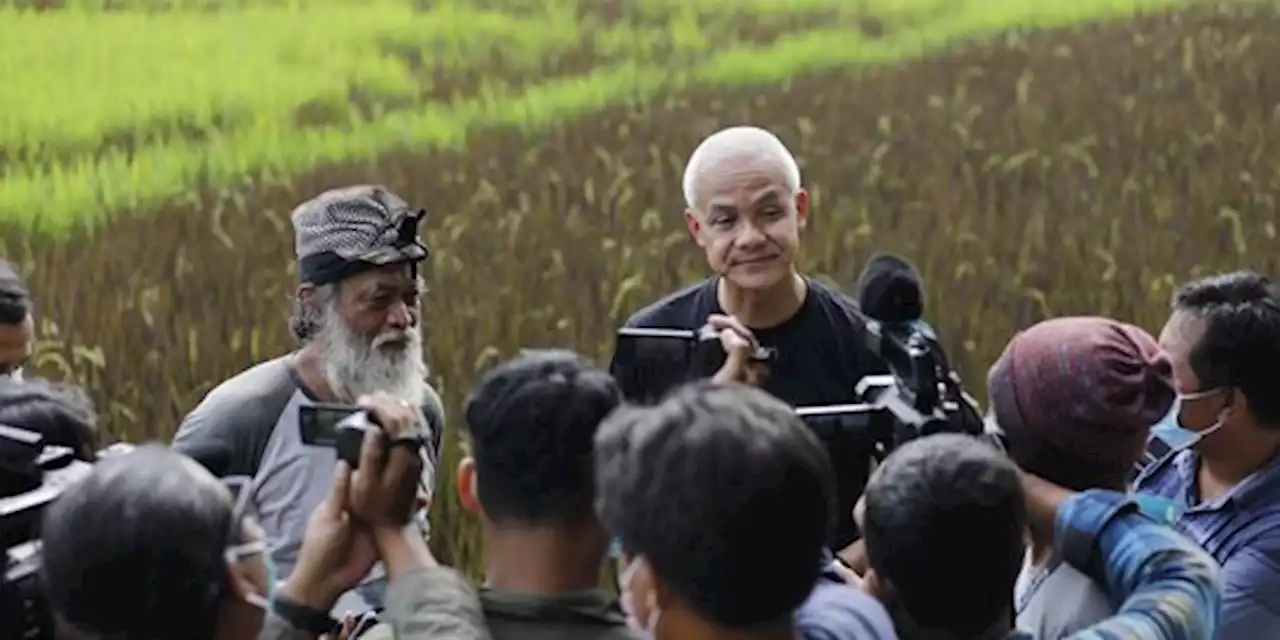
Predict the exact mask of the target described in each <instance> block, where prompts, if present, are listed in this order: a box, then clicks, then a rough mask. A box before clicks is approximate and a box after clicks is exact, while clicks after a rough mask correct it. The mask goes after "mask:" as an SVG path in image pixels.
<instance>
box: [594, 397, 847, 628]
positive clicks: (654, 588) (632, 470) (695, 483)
mask: <svg viewBox="0 0 1280 640" xmlns="http://www.w3.org/2000/svg"><path fill="white" fill-rule="evenodd" d="M596 476H597V486H598V487H599V489H598V494H599V497H598V499H599V509H600V513H601V516H602V518H603V520H604V522H605V524H606V525H607V526H608V527H609V529H610V530H611V531H613V533H614V534H615V535H617V536H618V538H619V539H620V541H621V544H622V549H623V552H624V554H625V555H626V556H627V557H628V558H630V559H631V565H630V567H629V568H628V569H627V571H626V572H625V574H626V575H625V576H623V578H624V579H623V580H622V582H623V584H622V587H623V589H624V593H626V595H624V601H626V602H627V603H629V604H630V606H631V608H632V609H633V615H634V616H635V618H636V619H637V622H638V624H641V625H642V626H646V627H648V628H650V629H651V630H653V631H654V632H655V633H657V635H658V637H680V636H682V635H699V634H700V632H701V633H711V632H710V631H708V630H710V629H732V630H737V631H750V630H752V629H760V630H774V631H776V630H778V629H779V628H780V627H785V625H789V624H791V615H792V613H793V612H794V611H795V610H796V608H797V607H799V605H800V604H801V603H802V602H803V601H804V600H805V598H806V596H807V595H808V594H809V592H810V591H811V590H812V589H813V586H814V582H815V581H816V580H817V578H818V575H819V573H820V569H821V561H822V558H823V551H824V543H825V541H826V539H827V535H828V533H829V531H830V529H831V526H832V523H833V518H832V516H833V509H834V506H833V505H834V495H835V488H834V487H835V478H834V472H833V470H832V468H831V462H830V459H829V458H828V456H827V453H826V451H825V450H824V449H823V448H822V446H821V444H820V443H819V442H818V440H817V439H816V437H815V436H814V435H813V434H812V433H811V432H810V431H809V430H808V429H807V428H805V426H804V424H803V423H802V422H801V421H800V420H799V418H797V417H796V415H795V412H794V410H793V409H792V408H791V407H789V406H787V405H786V404H784V403H783V402H781V401H779V400H777V399H775V398H773V397H772V396H770V395H768V394H767V393H765V392H764V391H760V390H757V389H754V388H750V387H744V386H739V385H726V386H720V385H715V384H712V383H709V382H700V383H694V384H692V385H690V386H686V387H682V388H680V389H677V390H676V391H674V392H673V393H672V394H670V395H669V396H668V397H667V398H666V399H664V400H663V401H662V402H660V403H659V404H657V405H656V406H652V407H628V408H624V409H621V410H619V411H618V412H617V413H615V414H614V415H613V416H612V417H610V418H609V419H608V420H606V422H605V426H603V427H602V428H601V431H600V434H599V436H598V437H597V443H596ZM784 630H785V629H784Z"/></svg>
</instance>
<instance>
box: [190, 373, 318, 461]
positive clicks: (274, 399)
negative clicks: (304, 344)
mask: <svg viewBox="0 0 1280 640" xmlns="http://www.w3.org/2000/svg"><path fill="white" fill-rule="evenodd" d="M297 390H298V384H297V381H296V380H295V379H294V377H293V374H292V371H291V370H290V368H289V363H288V360H287V359H286V358H277V359H275V360H269V361H267V362H264V363H262V364H259V365H256V366H254V367H252V368H250V369H248V370H246V371H244V372H241V373H240V374H238V375H236V376H234V377H232V378H230V379H228V380H227V381H225V382H223V383H222V384H220V385H218V386H217V387H214V389H213V390H212V391H210V392H209V394H208V395H206V396H205V397H204V399H203V400H201V401H200V404H198V405H196V408H195V409H193V410H192V411H191V413H189V414H187V416H186V417H185V418H183V420H182V424H180V425H179V426H178V432H177V434H176V435H175V436H174V439H173V449H174V451H177V452H178V453H181V454H184V455H187V456H189V457H191V458H193V459H195V460H196V461H197V462H199V463H200V464H202V465H204V466H205V467H206V468H208V469H209V471H210V472H212V473H213V474H215V475H218V476H227V475H253V474H254V473H256V472H257V466H258V462H259V460H260V459H261V457H262V452H263V450H265V448H266V444H267V440H268V439H269V438H270V437H271V432H272V431H273V429H274V428H275V425H276V423H277V422H279V420H280V415H281V412H283V411H284V408H285V407H286V406H287V405H288V404H289V401H290V400H291V399H292V398H293V394H294V393H295V392H296V391H297Z"/></svg>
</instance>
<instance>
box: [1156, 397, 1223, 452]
mask: <svg viewBox="0 0 1280 640" xmlns="http://www.w3.org/2000/svg"><path fill="white" fill-rule="evenodd" d="M1221 391H1222V390H1221V389H1209V390H1207V391H1197V392H1195V393H1187V394H1179V395H1178V397H1176V398H1174V399H1173V406H1172V407H1169V414H1168V415H1167V416H1165V418H1164V419H1163V420H1161V421H1160V422H1157V423H1156V424H1155V425H1152V427H1151V430H1152V431H1153V432H1155V433H1156V435H1159V436H1161V437H1163V438H1165V440H1166V441H1168V442H1169V444H1170V445H1172V446H1174V447H1176V448H1178V449H1186V448H1188V447H1193V446H1195V445H1196V444H1197V443H1199V442H1200V441H1202V440H1204V439H1205V438H1207V437H1209V436H1211V435H1213V434H1214V433H1217V431H1218V430H1219V429H1221V428H1222V425H1224V424H1226V416H1224V415H1222V412H1221V411H1220V412H1218V419H1217V420H1215V421H1214V422H1213V423H1212V424H1210V425H1209V426H1207V427H1205V428H1203V429H1188V428H1187V427H1185V426H1183V425H1182V420H1181V414H1182V404H1183V403H1184V402H1186V401H1189V400H1199V399H1200V398H1205V397H1208V396H1210V395H1212V394H1214V393H1220V392H1221Z"/></svg>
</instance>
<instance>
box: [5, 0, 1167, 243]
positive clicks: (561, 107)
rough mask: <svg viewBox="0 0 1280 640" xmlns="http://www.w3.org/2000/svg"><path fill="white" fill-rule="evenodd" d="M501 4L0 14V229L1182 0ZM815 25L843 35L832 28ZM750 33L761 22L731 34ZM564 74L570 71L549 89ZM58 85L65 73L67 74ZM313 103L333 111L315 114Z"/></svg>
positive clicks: (48, 229)
mask: <svg viewBox="0 0 1280 640" xmlns="http://www.w3.org/2000/svg"><path fill="white" fill-rule="evenodd" d="M481 4H482V3H446V4H442V5H440V6H434V5H433V8H431V9H430V10H429V11H426V12H421V11H418V10H416V9H414V8H413V7H411V6H409V5H407V4H404V3H401V2H393V1H390V0H378V2H374V3H370V4H368V5H367V6H357V5H349V4H347V3H339V2H329V3H319V4H304V3H297V4H284V5H279V4H271V5H268V6H262V7H256V6H250V7H247V8H232V9H226V10H220V11H212V12H191V11H170V12H164V13H146V12H138V11H116V12H108V13H102V12H97V11H90V10H64V11H52V12H41V13H34V12H27V11H22V10H16V9H7V10H0V42H3V43H4V44H3V45H0V47H4V48H5V49H4V50H5V52H6V53H7V52H8V51H7V50H8V48H10V47H12V48H13V50H14V51H15V52H21V54H20V55H14V56H4V57H0V60H7V61H9V62H7V63H5V64H6V66H4V67H0V73H4V74H5V75H6V79H7V81H6V83H5V89H4V90H3V92H0V150H3V153H4V154H5V155H4V156H3V165H2V166H3V167H4V177H3V180H0V220H4V221H8V222H13V223H16V224H19V225H22V226H23V227H25V228H26V229H28V230H29V231H31V232H33V233H40V234H64V233H66V232H68V231H69V230H71V229H74V228H78V227H99V226H101V225H102V224H103V223H105V222H106V221H108V220H109V219H111V217H112V216H115V215H119V214H128V213H137V212H140V211H146V210H149V209H151V208H154V207H155V206H157V205H160V204H162V203H165V202H169V201H173V200H175V199H181V198H183V197H186V196H187V195H188V194H189V189H190V188H191V186H192V185H197V184H198V185H206V186H209V187H213V188H222V187H234V186H235V185H241V184H243V182H244V181H245V180H246V179H249V180H264V181H267V182H275V181H281V180H288V179H289V177H290V176H292V175H295V174H297V173H300V172H305V171H308V170H312V169H314V168H316V167H318V166H322V165H325V164H331V163H335V162H345V161H363V160H368V159H372V158H375V157H377V156H378V155H380V154H383V153H387V152H389V151H394V150H396V149H404V148H410V149H425V148H437V147H443V148H461V147H462V146H464V145H465V144H467V141H468V139H469V136H471V135H474V134H475V133H476V132H478V131H483V130H485V129H488V128H491V127H500V126H518V127H523V128H526V129H539V128H545V127H546V126H547V125H548V124H553V123H555V122H558V121H560V120H562V119H563V118H568V117H576V116H578V115H581V114H584V113H589V112H591V111H593V110H598V109H602V108H606V107H609V106H615V105H620V104H640V103H643V102H645V101H647V100H649V99H651V98H652V97H654V96H655V95H658V94H660V93H663V92H674V91H678V90H681V89H683V88H686V87H690V86H707V85H710V86H736V85H741V84H744V83H752V82H759V81H773V80H777V79H780V78H787V77H791V76H795V75H799V74H803V73H806V72H812V71H821V70H823V69H830V68H835V67H843V66H849V65H863V64H868V63H884V62H890V61H896V60H904V59H909V58H913V57H917V56H920V55H924V54H926V53H928V52H929V51H933V50H935V49H938V48H940V47H944V46H947V45H949V44H952V43H954V42H956V41H958V40H963V39H966V38H971V37H975V36H978V35H980V34H984V33H991V32H994V31H998V30H1006V29H1011V28H1016V27H1051V26H1055V25H1061V24H1067V23H1073V22H1081V21H1087V20H1093V19H1104V18H1114V17H1117V16H1124V15H1131V14H1133V13H1135V12H1137V11H1139V10H1149V9H1154V8H1159V7H1165V6H1169V5H1172V4H1177V2H1176V0H1128V1H1123V2H1118V1H1114V0H1074V1H1073V2H1069V3H1038V2H1022V1H1016V2H1015V1H1012V0H967V1H960V0H956V2H953V3H948V4H946V5H945V6H944V5H942V4H940V3H938V2H934V1H926V0H878V1H875V2H870V1H864V2H861V3H853V4H849V5H844V6H843V7H842V8H837V3H835V2H833V1H818V0H806V1H805V2H800V3H791V4H788V3H778V4H772V5H768V3H760V7H759V9H760V11H761V12H760V13H758V14H752V13H741V11H742V9H740V8H734V9H732V11H734V13H728V12H729V11H730V8H728V5H727V4H725V3H712V2H705V1H700V2H693V3H684V4H679V3H677V4H672V3H665V2H659V1H657V0H645V1H644V2H636V3H634V4H627V3H619V6H620V7H621V9H618V10H616V11H614V13H617V14H618V15H611V16H604V15H603V13H604V9H600V7H605V6H606V5H608V4H609V3H602V4H600V5H599V6H596V7H594V8H593V9H591V10H585V9H583V7H580V6H579V5H578V4H577V3H574V2H569V1H568V0H560V1H559V2H556V1H548V2H542V3H537V4H532V3H522V6H525V5H528V7H526V8H527V10H526V11H522V12H520V13H501V12H497V11H496V10H492V9H484V8H477V7H479V6H480V5H481ZM490 4H491V5H501V4H502V3H490ZM766 5H768V7H769V8H765V7H766ZM530 7H531V8H530ZM752 7H755V5H752ZM783 7H785V8H786V10H785V11H784V10H783ZM583 14H585V15H583ZM593 16H594V17H593ZM797 16H810V17H814V16H816V17H819V18H824V19H829V20H830V22H828V23H827V25H826V26H824V27H815V26H814V25H813V24H811V23H806V22H805V21H803V20H801V21H798V22H797V21H795V20H794V19H795V18H797ZM606 18H608V19H606ZM788 19H791V20H792V21H791V22H787V20H788ZM770 20H775V21H776V20H781V21H782V22H783V23H786V24H791V25H793V26H794V27H795V28H796V29H797V30H795V31H792V32H790V33H784V34H782V35H781V36H780V37H774V38H770V39H769V42H768V43H764V44H762V43H759V42H753V41H750V38H744V33H745V32H749V31H752V29H754V28H758V24H759V23H762V22H764V23H767V22H769V21H770ZM743 21H746V22H749V23H751V25H752V26H751V27H749V28H742V29H734V28H732V27H733V25H737V24H740V23H741V22H743ZM869 21H870V22H869ZM870 25H874V26H870ZM596 27H604V28H601V29H596ZM735 35H736V37H734V36H735ZM774 35H776V34H774ZM37 45H39V46H37ZM495 52H498V53H500V54H501V57H502V63H501V64H502V67H503V68H502V73H500V74H498V75H496V76H493V77H484V78H483V79H482V80H481V81H480V82H478V83H475V85H474V86H473V87H469V91H468V92H467V93H466V94H458V93H456V92H454V93H452V94H449V93H448V89H447V87H448V85H449V83H450V81H451V80H453V79H455V78H456V77H457V76H458V75H459V74H463V75H465V74H466V72H467V71H468V70H481V71H482V70H483V69H484V68H485V65H491V64H493V62H494V61H493V56H494V55H495ZM566 58H573V59H578V58H583V59H584V60H582V61H580V63H579V64H570V63H569V62H568V61H566ZM557 66H563V67H565V68H566V70H567V71H568V72H569V73H568V74H567V75H561V74H557V73H553V74H551V77H548V78H546V79H544V80H541V81H533V80H531V79H530V78H533V77H537V76H538V75H539V74H538V73H537V72H536V71H537V70H539V69H545V68H547V67H557ZM424 70H426V71H424ZM51 73H52V74H55V75H56V77H59V78H61V79H64V81H60V82H52V83H51V82H48V81H47V80H48V78H49V77H50V74H51ZM512 75H514V76H517V78H518V81H514V82H513V81H512V79H511V78H510V76H512ZM526 76H528V77H526ZM434 85H441V86H434ZM441 89H443V90H444V91H445V92H446V95H447V96H448V97H445V98H441V97H440V96H439V91H440V90H441ZM431 96H435V97H434V98H431ZM424 97H426V98H427V101H426V102H423V101H422V100H420V98H424ZM415 98H419V99H415ZM307 110H310V111H312V112H314V111H317V110H318V111H320V112H322V113H323V114H324V115H325V117H323V118H321V119H320V121H319V122H316V123H308V122H306V120H307V118H306V117H304V116H303V115H302V112H303V111H307Z"/></svg>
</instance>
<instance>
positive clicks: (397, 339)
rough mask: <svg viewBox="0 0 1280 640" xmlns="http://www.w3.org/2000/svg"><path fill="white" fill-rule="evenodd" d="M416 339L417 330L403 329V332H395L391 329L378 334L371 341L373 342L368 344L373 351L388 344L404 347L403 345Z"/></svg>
mask: <svg viewBox="0 0 1280 640" xmlns="http://www.w3.org/2000/svg"><path fill="white" fill-rule="evenodd" d="M417 337H418V330H417V329H405V330H404V331H397V330H394V329H391V330H387V331H383V332H382V333H379V334H378V335H377V336H376V337H375V338H374V339H373V341H372V342H370V343H369V346H371V347H373V348H375V349H379V348H381V347H384V346H386V345H388V344H398V345H405V344H409V343H410V342H413V341H414V340H416V339H417Z"/></svg>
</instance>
